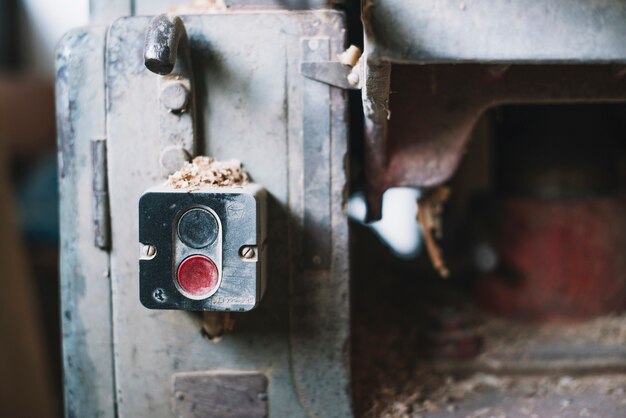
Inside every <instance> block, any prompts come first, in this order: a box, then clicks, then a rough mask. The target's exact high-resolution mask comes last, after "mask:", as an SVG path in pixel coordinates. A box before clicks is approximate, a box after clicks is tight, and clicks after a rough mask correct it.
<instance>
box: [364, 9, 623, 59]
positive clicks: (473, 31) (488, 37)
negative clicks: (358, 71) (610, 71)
mask: <svg viewBox="0 0 626 418" xmlns="http://www.w3.org/2000/svg"><path fill="white" fill-rule="evenodd" d="M363 17H364V25H365V27H366V31H365V33H366V36H367V37H368V43H369V54H371V56H372V57H374V59H375V60H378V61H391V62H397V63H400V62H401V63H417V62H419V63H452V62H456V63H458V62H491V63H493V62H499V63H531V62H532V63H539V62H541V63H556V62H558V63H564V62H568V63H580V62H589V63H591V62H593V63H600V62H621V63H624V62H626V44H625V43H624V42H623V39H624V38H626V3H625V2H624V1H622V0H595V1H588V0H569V1H563V0H516V1H498V2H494V1H492V0H408V1H407V0H367V1H364V2H363Z"/></svg>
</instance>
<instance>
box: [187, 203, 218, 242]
mask: <svg viewBox="0 0 626 418" xmlns="http://www.w3.org/2000/svg"><path fill="white" fill-rule="evenodd" d="M218 228H219V226H218V224H217V220H216V219H215V217H214V216H213V214H212V213H211V212H209V211H208V210H205V209H200V208H195V209H190V210H188V211H187V212H185V214H184V215H183V216H181V218H180V220H179V221H178V238H179V239H180V240H181V241H182V242H183V243H184V244H185V245H187V246H189V247H191V248H204V247H206V246H208V245H210V244H213V242H214V241H215V239H216V238H217V233H218Z"/></svg>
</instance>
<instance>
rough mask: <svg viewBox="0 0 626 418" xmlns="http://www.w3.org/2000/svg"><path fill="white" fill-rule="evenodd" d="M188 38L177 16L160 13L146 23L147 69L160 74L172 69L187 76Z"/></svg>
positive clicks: (145, 53) (188, 58)
mask: <svg viewBox="0 0 626 418" xmlns="http://www.w3.org/2000/svg"><path fill="white" fill-rule="evenodd" d="M190 61H191V57H190V55H189V40H188V39H187V30H186V29H185V24H184V23H183V21H182V20H181V18H180V17H178V16H169V15H167V14H161V15H158V16H156V17H154V18H153V19H152V20H151V21H150V24H149V25H148V30H147V32H146V42H145V45H144V63H145V66H146V68H147V69H148V70H150V71H152V72H153V73H156V74H160V75H167V74H170V73H172V71H174V68H175V67H177V66H178V67H179V68H180V70H179V71H178V68H177V71H176V72H177V73H180V74H184V75H186V76H187V77H188V78H191V77H189V75H190V74H189V73H190V71H189V70H190V68H191V65H190V64H191V62H190Z"/></svg>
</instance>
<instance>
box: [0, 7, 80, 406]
mask: <svg viewBox="0 0 626 418" xmlns="http://www.w3.org/2000/svg"><path fill="white" fill-rule="evenodd" d="M88 8H89V4H88V2H87V1H72V0H59V1H54V2H52V1H46V0H0V161H1V163H0V164H1V165H0V167H1V168H0V170H1V172H0V199H2V205H0V231H2V233H1V235H0V254H1V255H0V257H2V262H1V263H0V416H2V417H22V416H23V417H57V416H61V405H62V401H61V387H62V377H61V376H62V375H61V363H60V327H59V314H58V312H59V297H58V242H59V240H58V235H59V227H58V192H57V180H56V175H57V174H56V150H55V137H56V132H55V123H54V88H53V82H54V49H55V46H56V44H57V42H58V41H59V39H60V38H61V36H62V35H63V33H64V32H66V31H67V30H68V29H70V28H72V27H76V26H80V25H84V24H86V23H87V21H88Z"/></svg>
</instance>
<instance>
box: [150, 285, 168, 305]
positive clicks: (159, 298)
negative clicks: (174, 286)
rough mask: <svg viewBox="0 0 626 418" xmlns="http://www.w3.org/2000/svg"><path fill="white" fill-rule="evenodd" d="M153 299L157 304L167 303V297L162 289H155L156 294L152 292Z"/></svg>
mask: <svg viewBox="0 0 626 418" xmlns="http://www.w3.org/2000/svg"><path fill="white" fill-rule="evenodd" d="M152 297H153V298H154V299H155V300H156V301H157V302H165V300H166V299H167V296H165V290H163V289H161V288H160V287H159V288H157V289H154V292H152Z"/></svg>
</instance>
